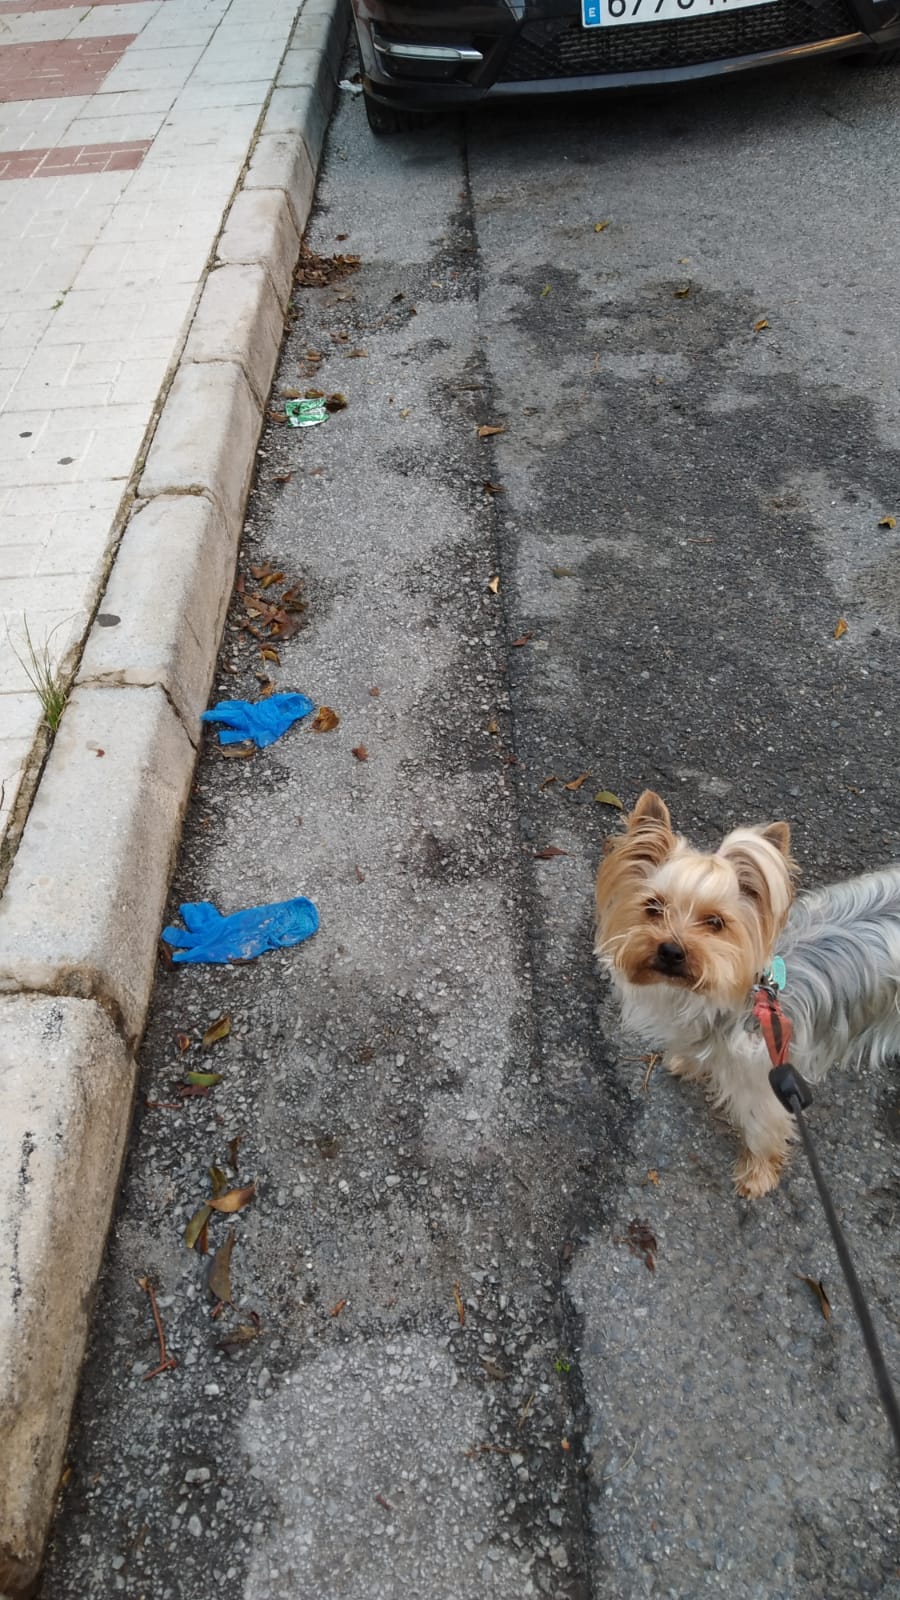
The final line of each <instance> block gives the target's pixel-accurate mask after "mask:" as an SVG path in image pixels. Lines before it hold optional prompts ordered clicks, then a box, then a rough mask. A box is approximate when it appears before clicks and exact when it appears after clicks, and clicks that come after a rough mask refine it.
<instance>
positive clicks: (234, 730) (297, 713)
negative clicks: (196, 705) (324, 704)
mask: <svg viewBox="0 0 900 1600" xmlns="http://www.w3.org/2000/svg"><path fill="white" fill-rule="evenodd" d="M313 709H314V706H313V702H312V701H311V700H310V699H308V697H307V696H306V695H305V694H272V695H270V696H269V698H268V700H257V701H256V702H255V703H252V702H251V701H249V700H220V701H219V704H218V705H217V706H213V707H212V710H210V711H204V712H203V714H202V716H201V718H200V721H201V722H224V723H226V724H227V727H226V728H225V729H222V728H220V729H219V743H220V744H241V743H242V742H243V740H245V739H252V740H253V743H254V744H255V745H256V747H257V749H259V750H264V749H265V747H266V745H267V744H274V743H275V740H276V739H280V738H281V735H282V734H283V733H287V730H288V728H290V727H293V725H294V723H295V722H299V720H300V718H301V717H308V716H309V713H310V712H311V711H312V710H313Z"/></svg>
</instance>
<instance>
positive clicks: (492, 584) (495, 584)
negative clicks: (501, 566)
mask: <svg viewBox="0 0 900 1600" xmlns="http://www.w3.org/2000/svg"><path fill="white" fill-rule="evenodd" d="M488 588H489V589H490V591H491V594H496V593H497V590H498V589H499V588H500V574H499V573H495V574H494V576H493V578H488Z"/></svg>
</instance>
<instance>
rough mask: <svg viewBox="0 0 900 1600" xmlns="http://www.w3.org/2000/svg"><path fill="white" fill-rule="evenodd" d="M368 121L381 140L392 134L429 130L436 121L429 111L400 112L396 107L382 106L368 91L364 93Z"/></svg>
mask: <svg viewBox="0 0 900 1600" xmlns="http://www.w3.org/2000/svg"><path fill="white" fill-rule="evenodd" d="M363 100H364V101H365V106H366V121H367V122H368V124H369V127H370V128H371V130H372V132H373V133H374V134H377V136H378V138H379V139H383V138H385V137H388V136H389V135H390V134H392V133H412V132H413V131H414V129H416V128H427V127H428V124H429V123H430V122H433V121H434V118H433V116H432V115H431V114H430V112H428V111H399V110H398V109H397V107H396V106H386V105H382V103H381V101H380V100H375V99H374V98H373V96H372V95H370V94H369V93H368V92H367V91H365V90H364V91H363Z"/></svg>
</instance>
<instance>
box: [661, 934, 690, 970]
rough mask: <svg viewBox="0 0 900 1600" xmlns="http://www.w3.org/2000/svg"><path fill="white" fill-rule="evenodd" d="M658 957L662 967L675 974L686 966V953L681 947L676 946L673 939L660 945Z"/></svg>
mask: <svg viewBox="0 0 900 1600" xmlns="http://www.w3.org/2000/svg"><path fill="white" fill-rule="evenodd" d="M657 955H658V956H659V962H660V966H662V967H665V969H666V970H667V971H668V972H675V971H676V969H677V968H678V967H681V966H683V965H684V951H683V950H682V948H681V945H680V944H676V943H675V941H674V940H673V939H666V940H665V942H664V943H663V944H661V945H660V947H659V949H658V951H657Z"/></svg>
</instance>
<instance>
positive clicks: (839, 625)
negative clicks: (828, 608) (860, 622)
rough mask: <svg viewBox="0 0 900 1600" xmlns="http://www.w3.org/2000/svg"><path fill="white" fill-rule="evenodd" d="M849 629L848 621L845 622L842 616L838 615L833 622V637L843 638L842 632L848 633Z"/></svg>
mask: <svg viewBox="0 0 900 1600" xmlns="http://www.w3.org/2000/svg"><path fill="white" fill-rule="evenodd" d="M849 631H850V628H849V625H848V623H846V622H845V621H844V618H843V617H838V619H837V622H836V624H835V629H834V634H833V637H834V638H835V639H843V637H844V634H845V633H849Z"/></svg>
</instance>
